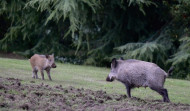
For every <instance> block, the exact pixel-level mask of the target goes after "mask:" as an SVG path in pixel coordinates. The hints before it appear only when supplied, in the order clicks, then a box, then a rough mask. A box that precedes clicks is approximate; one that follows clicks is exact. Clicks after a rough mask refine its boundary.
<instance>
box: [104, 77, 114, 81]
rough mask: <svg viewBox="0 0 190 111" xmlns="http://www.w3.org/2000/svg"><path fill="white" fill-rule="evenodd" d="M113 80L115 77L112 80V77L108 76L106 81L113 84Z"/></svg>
mask: <svg viewBox="0 0 190 111" xmlns="http://www.w3.org/2000/svg"><path fill="white" fill-rule="evenodd" d="M113 80H114V78H113V77H112V78H111V79H110V77H109V76H107V78H106V81H108V82H112V81H113Z"/></svg>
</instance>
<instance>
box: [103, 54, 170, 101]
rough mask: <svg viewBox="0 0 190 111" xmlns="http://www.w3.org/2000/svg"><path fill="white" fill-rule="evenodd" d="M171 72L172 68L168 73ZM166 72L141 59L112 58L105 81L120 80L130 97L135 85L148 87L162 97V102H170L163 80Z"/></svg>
mask: <svg viewBox="0 0 190 111" xmlns="http://www.w3.org/2000/svg"><path fill="white" fill-rule="evenodd" d="M171 72H172V68H171V69H170V70H169V71H168V74H169V73H171ZM168 74H167V73H166V72H165V71H164V70H162V69H161V68H160V67H159V66H157V65H156V64H154V63H151V62H145V61H141V60H135V59H129V60H123V59H120V60H116V59H115V58H114V59H112V63H111V72H110V73H109V75H108V76H107V79H106V81H109V82H112V81H113V80H114V79H116V80H118V81H120V82H122V83H123V84H124V85H125V87H126V89H127V95H128V97H131V89H132V88H135V87H149V88H151V89H152V90H154V91H156V92H158V93H159V94H160V95H162V97H163V101H164V102H170V100H169V97H168V92H167V89H165V88H164V87H163V86H164V82H165V79H166V77H167V76H168Z"/></svg>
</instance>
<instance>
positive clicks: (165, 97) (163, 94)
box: [150, 87, 170, 102]
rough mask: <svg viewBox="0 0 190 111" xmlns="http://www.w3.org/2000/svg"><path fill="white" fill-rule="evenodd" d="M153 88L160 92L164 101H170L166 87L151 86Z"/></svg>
mask: <svg viewBox="0 0 190 111" xmlns="http://www.w3.org/2000/svg"><path fill="white" fill-rule="evenodd" d="M150 88H151V89H152V90H154V91H156V92H158V93H159V94H160V95H161V96H162V97H163V101H164V102H170V100H169V98H168V91H167V90H166V89H164V88H156V87H150Z"/></svg>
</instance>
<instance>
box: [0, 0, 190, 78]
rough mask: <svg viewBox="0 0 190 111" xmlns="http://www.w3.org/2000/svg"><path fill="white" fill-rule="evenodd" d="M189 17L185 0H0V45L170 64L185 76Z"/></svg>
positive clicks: (103, 61)
mask: <svg viewBox="0 0 190 111" xmlns="http://www.w3.org/2000/svg"><path fill="white" fill-rule="evenodd" d="M189 21H190V1H189V0H175V1H168V0H160V1H152V0H128V1H127V0H111V1H108V0H12V1H7V0H1V1H0V50H2V51H5V52H14V53H18V54H20V55H23V56H26V57H30V56H31V55H33V54H34V53H43V54H50V53H55V55H57V56H60V57H65V58H74V57H76V58H82V59H83V60H84V61H85V64H91V65H96V66H106V65H107V66H108V64H110V59H111V58H112V57H117V58H119V57H121V56H123V57H125V58H126V59H131V58H133V59H141V60H145V61H151V62H154V63H157V64H158V65H159V66H161V67H162V68H164V69H168V68H169V67H170V65H174V66H176V68H175V72H174V73H173V76H175V77H180V78H185V77H188V74H189V70H188V69H187V68H189V48H188V47H189V32H190V30H189V24H190V23H189ZM184 36H187V37H185V38H182V37H184ZM168 59H169V60H168ZM167 60H168V64H167V63H166V62H165V61H167ZM184 63H185V65H184ZM185 67H186V68H185Z"/></svg>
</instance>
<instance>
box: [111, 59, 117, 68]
mask: <svg viewBox="0 0 190 111" xmlns="http://www.w3.org/2000/svg"><path fill="white" fill-rule="evenodd" d="M111 64H112V66H113V67H114V68H116V67H117V61H116V58H113V59H112V62H111Z"/></svg>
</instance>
